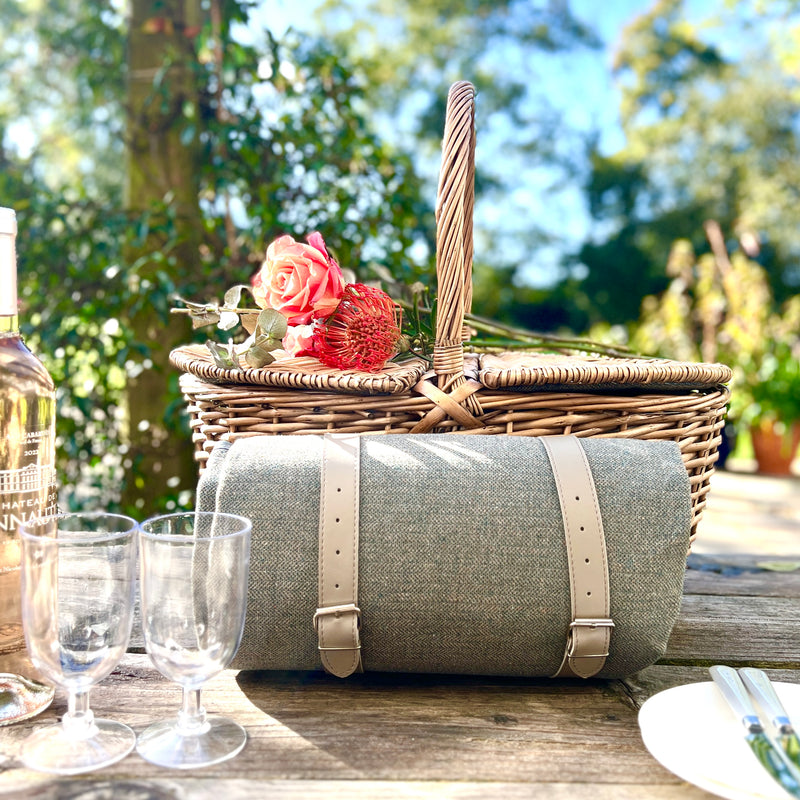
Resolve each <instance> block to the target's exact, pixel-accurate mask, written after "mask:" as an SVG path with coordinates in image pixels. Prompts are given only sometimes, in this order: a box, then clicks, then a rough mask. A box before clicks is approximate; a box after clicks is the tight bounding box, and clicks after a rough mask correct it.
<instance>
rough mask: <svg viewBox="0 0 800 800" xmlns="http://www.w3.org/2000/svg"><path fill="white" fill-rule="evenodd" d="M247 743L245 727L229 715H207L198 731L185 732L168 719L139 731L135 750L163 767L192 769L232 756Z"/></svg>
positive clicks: (147, 759)
mask: <svg viewBox="0 0 800 800" xmlns="http://www.w3.org/2000/svg"><path fill="white" fill-rule="evenodd" d="M246 742H247V733H246V732H245V729H244V728H243V727H242V726H241V725H239V724H238V723H236V722H234V721H233V720H231V719H227V718H226V717H218V716H209V717H207V719H206V724H205V725H204V726H203V727H202V729H201V731H200V732H198V733H192V732H190V733H186V732H182V731H181V729H180V726H179V723H178V721H177V720H165V721H164V722H156V723H154V724H153V725H150V727H148V728H146V729H145V730H144V731H143V732H142V733H141V734H139V738H138V740H137V742H136V752H137V753H139V755H140V756H141V757H142V758H143V759H145V760H146V761H150V762H151V763H153V764H158V765H159V766H162V767H173V768H177V769H193V768H195V767H207V766H210V765H211V764H219V762H220V761H225V760H227V759H229V758H233V757H234V756H235V755H237V754H238V753H240V752H241V750H242V748H243V747H244V746H245V743H246Z"/></svg>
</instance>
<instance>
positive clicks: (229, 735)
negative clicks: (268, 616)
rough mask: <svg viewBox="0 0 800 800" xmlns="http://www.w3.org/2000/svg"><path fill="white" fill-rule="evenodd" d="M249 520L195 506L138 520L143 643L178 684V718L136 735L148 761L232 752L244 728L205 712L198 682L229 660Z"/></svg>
mask: <svg viewBox="0 0 800 800" xmlns="http://www.w3.org/2000/svg"><path fill="white" fill-rule="evenodd" d="M250 529H251V523H250V520H248V519H246V518H245V517H240V516H237V515H235V514H223V513H217V512H212V511H209V512H196V513H184V514H169V515H166V516H160V517H154V518H152V519H150V520H147V521H145V522H144V523H142V526H141V531H140V554H141V575H140V589H141V609H142V631H143V633H144V641H145V648H146V650H147V653H148V655H149V656H150V659H151V661H152V662H153V665H154V666H155V667H156V669H157V670H158V671H159V672H160V673H161V674H162V675H163V676H164V677H165V678H168V679H169V680H171V681H173V682H174V683H177V684H178V685H179V686H180V687H181V689H182V690H183V702H182V706H181V709H180V711H179V713H178V715H177V717H176V718H174V719H172V720H165V721H161V722H156V723H154V724H153V725H151V726H150V727H148V728H147V729H146V730H145V731H143V732H142V733H141V734H140V736H139V739H138V742H137V745H136V749H137V752H138V753H139V754H140V755H141V756H142V757H143V758H144V759H146V760H147V761H151V762H153V763H155V764H160V765H161V766H167V767H177V768H181V769H187V768H191V767H201V766H208V765H210V764H216V763H218V762H220V761H224V760H226V759H228V758H231V757H233V756H235V755H236V754H237V753H238V752H239V751H240V750H241V749H242V748H243V747H244V745H245V742H246V741H247V734H246V732H245V730H244V728H242V727H241V726H240V725H239V724H238V723H236V722H234V721H233V720H229V719H227V718H225V717H221V716H214V715H209V714H207V713H206V711H205V709H204V708H203V706H202V704H201V702H200V697H201V690H202V687H203V685H204V684H205V683H206V682H207V681H208V680H210V679H211V678H213V677H214V676H215V675H217V674H218V673H220V672H222V670H223V669H225V668H226V667H227V666H228V664H230V662H231V660H232V659H233V656H234V655H235V654H236V650H237V649H238V647H239V642H240V641H241V637H242V631H243V629H244V620H245V612H246V605H247V577H248V572H249V564H250Z"/></svg>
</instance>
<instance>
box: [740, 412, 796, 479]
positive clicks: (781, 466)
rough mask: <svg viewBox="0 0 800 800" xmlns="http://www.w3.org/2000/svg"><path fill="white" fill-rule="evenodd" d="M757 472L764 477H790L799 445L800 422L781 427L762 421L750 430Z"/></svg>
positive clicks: (780, 425)
mask: <svg viewBox="0 0 800 800" xmlns="http://www.w3.org/2000/svg"><path fill="white" fill-rule="evenodd" d="M750 435H751V438H752V440H753V452H754V454H755V457H756V464H757V465H758V471H759V472H760V473H762V474H764V475H791V474H792V461H793V460H794V457H795V454H796V453H797V448H798V445H800V422H793V423H790V424H789V425H782V424H778V423H775V422H771V421H769V420H763V421H762V422H761V423H759V424H758V425H754V426H753V427H752V428H751V429H750Z"/></svg>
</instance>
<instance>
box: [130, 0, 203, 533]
mask: <svg viewBox="0 0 800 800" xmlns="http://www.w3.org/2000/svg"><path fill="white" fill-rule="evenodd" d="M199 19H200V0H133V2H132V8H131V21H130V36H129V51H128V69H129V79H128V80H129V86H128V101H129V109H128V114H129V117H128V141H127V156H128V159H127V183H126V206H127V208H128V209H129V210H130V211H131V212H133V213H141V212H143V211H147V210H149V209H151V208H153V205H154V204H158V203H163V202H164V201H165V200H169V204H170V207H171V208H172V209H173V211H174V213H175V217H174V230H173V237H175V236H176V237H177V246H176V247H174V248H172V249H171V250H170V255H172V256H174V257H175V263H176V264H177V267H176V268H175V270H174V271H173V273H172V274H171V275H170V277H171V279H172V280H173V282H174V283H175V284H176V285H178V286H180V285H181V284H182V283H184V282H185V281H184V280H183V276H192V275H196V269H197V266H198V263H199V258H198V250H199V245H200V239H199V237H200V232H201V231H202V226H201V224H200V218H201V217H200V209H199V199H198V195H199V191H198V183H197V155H196V150H195V149H194V147H193V146H192V145H191V144H189V145H187V144H186V143H185V142H183V141H181V134H182V131H183V130H184V125H183V121H184V110H185V109H186V108H187V104H188V106H189V107H191V106H193V107H194V109H195V110H197V108H198V87H197V83H196V78H195V76H194V71H193V69H192V65H193V64H194V65H196V64H197V57H196V53H195V52H194V41H193V36H194V35H195V34H196V32H197V25H198V23H199ZM167 64H169V66H168V67H167V66H166V65H167ZM159 75H160V76H161V80H160V83H159V84H158V87H156V86H155V85H154V80H155V79H156V78H157V76H159ZM166 223H167V219H166V217H165V218H163V219H159V218H158V216H156V217H154V218H153V219H152V220H151V227H150V233H149V234H148V235H147V237H146V239H145V241H144V242H143V243H142V244H140V245H137V246H136V247H135V248H134V247H131V248H130V250H129V252H128V253H127V262H128V264H135V263H137V262H138V264H139V266H137V268H136V273H137V276H138V285H139V286H140V290H141V291H142V292H147V291H148V288H149V287H151V286H152V287H155V286H158V285H159V283H160V281H159V278H158V275H157V272H158V271H161V270H165V269H169V267H167V266H166V265H165V262H164V261H161V262H159V261H156V260H155V259H150V258H149V256H150V255H151V254H156V253H159V252H160V251H162V250H163V248H164V245H165V242H166V240H167V235H166V234H165V232H164V230H165V227H166ZM159 228H160V229H161V231H159ZM175 271H177V272H178V274H175ZM132 277H133V276H132ZM129 324H130V325H131V328H132V330H133V333H134V336H135V341H136V342H138V343H143V344H145V345H146V346H147V347H148V348H149V351H150V355H149V359H150V361H152V366H149V365H148V366H147V368H146V369H144V370H142V371H141V373H140V374H138V375H131V376H129V378H128V387H127V397H128V409H127V410H128V421H129V448H130V450H129V456H128V457H129V464H130V467H129V468H128V470H127V472H126V483H125V486H124V487H123V492H122V506H123V508H124V509H125V510H127V511H128V512H130V513H134V512H135V513H136V514H137V515H138V516H139V517H141V516H142V515H143V514H144V515H149V514H152V513H154V512H156V511H163V510H166V509H167V507H166V506H165V505H164V499H165V497H166V496H167V495H169V496H172V497H173V499H177V497H178V495H179V494H180V493H181V492H183V491H185V490H191V489H193V488H194V485H195V481H196V471H195V467H194V464H193V460H192V447H191V443H190V439H189V434H188V429H187V430H176V427H177V426H176V425H175V424H174V423H173V424H172V425H169V424H167V422H166V421H165V414H166V413H167V409H168V407H169V405H170V402H171V401H172V400H174V399H175V389H174V387H175V379H176V376H175V372H174V370H173V369H172V367H170V365H169V361H168V356H169V352H170V350H171V349H172V348H173V347H174V346H176V345H177V344H180V343H181V342H182V341H185V340H186V338H187V335H188V331H187V328H186V323H185V320H183V319H175V318H172V319H171V320H170V319H169V318H166V319H165V318H164V317H163V316H159V314H158V313H157V311H156V310H155V309H154V308H153V306H152V304H150V303H147V302H145V303H142V308H141V310H140V311H137V312H135V313H134V314H133V315H132V317H131V319H130V321H129ZM170 384H172V392H171V393H170V388H169V386H170Z"/></svg>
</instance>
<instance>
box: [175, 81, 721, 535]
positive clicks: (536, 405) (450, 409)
mask: <svg viewBox="0 0 800 800" xmlns="http://www.w3.org/2000/svg"><path fill="white" fill-rule="evenodd" d="M474 115H475V90H474V88H473V87H472V85H471V84H469V83H466V82H459V83H456V84H454V85H453V86H452V87H451V89H450V92H449V95H448V104H447V118H446V124H445V135H444V141H443V145H442V148H443V157H442V168H441V173H440V178H439V189H438V198H437V210H436V219H437V243H436V272H437V298H438V314H437V326H436V344H435V348H434V359H433V369H432V370H428V366H427V364H426V362H424V361H423V360H422V359H414V360H411V361H407V362H404V363H400V364H389V365H388V366H387V367H386V368H385V369H384V370H382V371H381V372H380V373H377V374H370V373H364V372H353V371H342V370H337V369H333V368H330V367H326V366H324V365H323V364H321V363H320V362H319V361H317V360H316V359H313V358H297V359H292V360H289V361H283V362H275V363H273V364H272V365H270V366H268V367H264V368H260V369H251V368H243V369H241V370H228V369H223V368H220V367H218V366H216V365H215V363H214V362H213V360H212V358H211V355H210V353H209V352H208V350H207V348H205V347H204V346H201V345H187V346H184V347H179V348H177V349H176V350H174V351H173V352H172V354H171V361H172V363H173V365H174V366H176V367H177V368H178V369H180V370H181V371H183V372H184V373H185V374H184V375H182V376H181V381H180V385H181V389H182V391H183V393H184V394H185V396H186V399H187V401H188V404H189V415H190V423H191V430H192V440H193V442H194V447H195V456H196V458H197V460H198V461H199V464H200V469H201V471H202V469H203V466H204V464H205V462H206V460H207V459H208V456H209V453H210V452H211V450H212V449H213V447H214V444H215V443H216V442H217V441H220V440H228V441H233V440H235V439H237V438H240V437H245V436H261V435H276V434H319V433H324V432H326V431H342V432H357V433H370V434H391V433H429V432H437V433H461V434H514V435H519V436H548V435H557V434H565V433H571V434H575V435H577V436H584V437H586V436H594V437H628V438H637V439H663V440H671V441H675V442H677V443H678V445H679V447H680V450H681V453H682V455H683V460H684V463H685V465H686V469H687V471H688V474H689V479H690V484H691V492H692V509H693V520H692V538H694V537H695V536H696V533H697V524H698V522H699V520H700V517H701V515H702V511H703V509H704V507H705V503H706V495H707V493H708V491H709V482H710V479H711V475H712V474H713V472H714V463H715V462H716V460H717V454H718V447H719V445H720V442H721V431H722V428H723V425H724V416H725V410H726V406H727V402H728V397H729V393H728V390H727V388H726V386H725V384H726V383H727V382H728V381H729V380H730V378H731V371H730V369H729V368H728V367H726V366H724V365H721V364H698V363H684V362H676V361H668V360H664V359H644V358H642V359H637V358H609V357H600V356H597V357H594V356H574V355H563V354H552V355H551V354H534V353H524V354H519V353H511V352H504V353H482V354H476V353H470V352H466V353H465V348H464V344H465V341H466V340H467V339H468V336H469V333H468V331H467V330H466V329H465V326H464V315H465V311H468V310H469V309H470V305H471V295H472V215H473V206H474V164H475V160H474V159H475V123H474V120H475V116H474ZM487 479H488V478H487Z"/></svg>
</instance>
